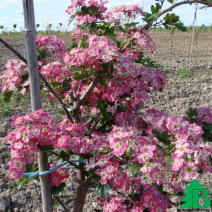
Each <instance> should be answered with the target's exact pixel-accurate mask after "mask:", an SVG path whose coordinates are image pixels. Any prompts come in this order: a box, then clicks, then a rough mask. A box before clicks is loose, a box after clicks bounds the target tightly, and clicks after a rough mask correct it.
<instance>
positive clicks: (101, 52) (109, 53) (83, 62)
mask: <svg viewBox="0 0 212 212" xmlns="http://www.w3.org/2000/svg"><path fill="white" fill-rule="evenodd" d="M87 43H88V45H89V47H88V48H85V49H84V48H80V47H79V48H73V49H72V50H71V51H70V52H69V53H67V54H66V55H65V57H64V62H65V64H66V65H70V66H78V67H80V66H86V67H93V68H96V69H97V70H98V69H99V70H101V69H102V68H101V65H100V64H101V63H108V62H109V61H112V60H114V59H116V58H117V57H118V55H119V53H118V49H117V46H116V44H115V43H114V42H113V41H112V40H110V39H108V38H107V37H106V36H98V35H92V34H90V35H89V38H88V40H87Z"/></svg>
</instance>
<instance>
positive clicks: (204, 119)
mask: <svg viewBox="0 0 212 212" xmlns="http://www.w3.org/2000/svg"><path fill="white" fill-rule="evenodd" d="M197 114H198V115H197V119H198V121H199V122H201V123H207V124H212V109H210V108H208V107H202V108H199V109H197Z"/></svg>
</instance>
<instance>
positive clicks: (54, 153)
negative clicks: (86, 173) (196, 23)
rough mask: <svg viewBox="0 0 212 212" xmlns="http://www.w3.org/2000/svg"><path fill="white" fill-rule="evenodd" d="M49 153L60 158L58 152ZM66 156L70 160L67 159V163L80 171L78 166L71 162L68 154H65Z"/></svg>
mask: <svg viewBox="0 0 212 212" xmlns="http://www.w3.org/2000/svg"><path fill="white" fill-rule="evenodd" d="M49 152H50V153H51V154H53V155H56V156H57V157H58V154H57V153H56V152H53V151H49ZM64 154H65V156H66V157H67V158H68V159H65V161H67V162H68V163H69V164H70V165H72V166H74V167H75V168H76V169H79V166H77V165H76V164H75V163H72V162H71V161H69V159H70V157H69V155H68V154H66V153H64Z"/></svg>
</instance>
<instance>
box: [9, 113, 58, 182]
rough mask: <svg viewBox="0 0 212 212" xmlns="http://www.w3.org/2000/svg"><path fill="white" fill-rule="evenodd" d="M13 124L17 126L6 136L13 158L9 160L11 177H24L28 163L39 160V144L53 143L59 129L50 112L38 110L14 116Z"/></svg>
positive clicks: (47, 144)
mask: <svg viewBox="0 0 212 212" xmlns="http://www.w3.org/2000/svg"><path fill="white" fill-rule="evenodd" d="M12 119H13V122H12V126H14V127H16V128H15V129H14V130H13V131H12V132H10V133H9V134H8V135H7V137H6V142H7V143H8V144H10V148H11V155H12V158H11V160H10V161H9V163H8V165H9V170H8V176H9V179H12V180H14V179H18V178H21V177H22V174H23V172H24V171H25V165H26V164H27V163H34V162H35V161H37V152H38V151H39V149H38V145H40V146H49V145H53V144H54V141H55V139H56V138H57V136H58V129H57V128H56V127H55V123H54V121H53V120H52V118H51V117H50V115H49V114H48V113H45V112H43V111H42V110H38V111H36V112H33V113H30V114H28V115H26V116H17V115H15V116H13V117H12Z"/></svg>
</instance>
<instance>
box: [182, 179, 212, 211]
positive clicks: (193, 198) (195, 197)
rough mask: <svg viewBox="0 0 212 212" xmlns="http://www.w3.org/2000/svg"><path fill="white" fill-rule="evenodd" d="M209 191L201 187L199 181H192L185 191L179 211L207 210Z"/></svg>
mask: <svg viewBox="0 0 212 212" xmlns="http://www.w3.org/2000/svg"><path fill="white" fill-rule="evenodd" d="M208 195H209V191H208V190H207V189H206V188H205V187H203V186H202V185H201V184H200V183H199V181H197V180H193V181H192V182H191V183H190V184H189V185H188V187H186V189H185V197H184V198H183V199H182V200H181V201H182V202H185V203H184V204H183V205H181V206H180V207H179V208H180V209H198V208H202V209H205V208H209V207H210V206H211V200H210V198H208V197H207V196H208Z"/></svg>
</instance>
